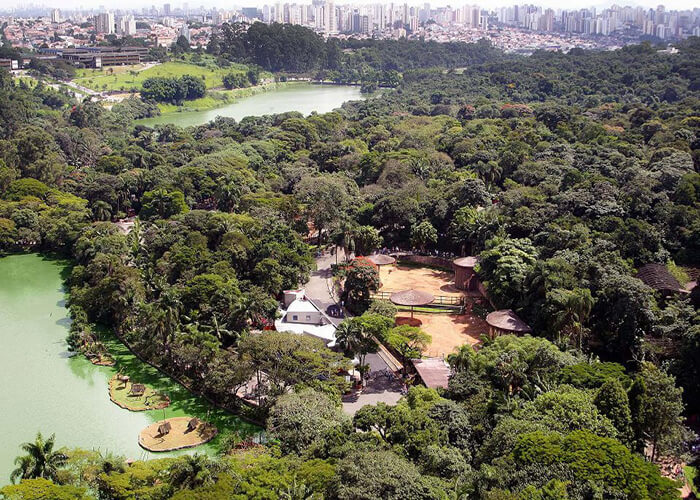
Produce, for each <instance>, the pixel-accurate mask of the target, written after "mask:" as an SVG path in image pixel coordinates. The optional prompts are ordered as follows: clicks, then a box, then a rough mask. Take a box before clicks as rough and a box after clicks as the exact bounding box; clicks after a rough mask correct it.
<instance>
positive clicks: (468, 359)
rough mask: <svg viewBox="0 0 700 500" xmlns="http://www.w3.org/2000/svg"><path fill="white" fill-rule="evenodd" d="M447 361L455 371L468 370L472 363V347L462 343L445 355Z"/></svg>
mask: <svg viewBox="0 0 700 500" xmlns="http://www.w3.org/2000/svg"><path fill="white" fill-rule="evenodd" d="M447 362H448V363H449V364H450V367H451V368H452V370H454V371H455V372H458V373H459V372H468V371H469V370H470V369H471V367H472V365H473V364H474V349H473V348H472V346H471V345H469V344H464V345H463V346H461V347H460V348H459V349H457V350H456V351H455V352H453V353H452V354H449V355H448V356H447Z"/></svg>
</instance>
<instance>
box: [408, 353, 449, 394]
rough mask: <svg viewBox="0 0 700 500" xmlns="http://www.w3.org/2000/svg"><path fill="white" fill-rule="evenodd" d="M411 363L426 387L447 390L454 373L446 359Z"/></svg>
mask: <svg viewBox="0 0 700 500" xmlns="http://www.w3.org/2000/svg"><path fill="white" fill-rule="evenodd" d="M411 362H412V363H413V366H414V367H415V369H416V371H417V372H418V375H420V378H421V380H422V381H423V384H425V386H426V387H428V388H431V389H437V388H438V387H442V388H443V389H446V388H447V383H448V382H449V380H450V375H451V374H452V371H451V370H450V367H449V365H448V364H447V363H446V362H445V360H444V359H442V358H423V359H412V360H411Z"/></svg>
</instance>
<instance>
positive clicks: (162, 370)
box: [110, 327, 264, 427]
mask: <svg viewBox="0 0 700 500" xmlns="http://www.w3.org/2000/svg"><path fill="white" fill-rule="evenodd" d="M110 328H111V329H112V332H114V335H115V336H116V337H117V340H119V342H121V343H122V344H123V345H124V347H126V348H127V349H128V350H129V352H130V353H131V354H133V355H134V356H135V357H136V358H137V359H138V360H140V361H141V362H142V363H146V364H147V365H149V366H150V367H152V368H154V369H156V370H158V372H159V373H162V374H163V375H165V376H166V377H168V378H169V379H170V380H173V381H175V382H176V383H178V384H179V385H181V386H182V387H184V388H185V389H186V390H187V391H189V392H190V393H192V394H193V395H195V396H197V397H199V398H202V399H204V400H205V401H207V402H208V403H209V404H211V405H212V406H214V407H215V408H219V409H220V410H223V411H225V412H226V413H229V414H230V415H233V416H235V417H238V418H240V419H241V420H245V421H246V422H248V423H250V424H254V425H257V426H260V427H263V425H264V424H263V423H262V422H260V421H259V420H255V419H254V418H252V417H250V416H249V415H244V414H242V413H241V412H236V411H234V410H233V409H231V408H229V407H227V406H225V405H223V404H221V403H219V402H218V401H215V400H214V399H213V398H211V397H210V396H208V395H207V394H204V393H202V392H200V391H197V390H196V389H194V388H192V387H191V386H190V385H189V384H188V383H187V382H185V381H184V380H182V379H181V378H180V377H178V376H177V375H173V374H172V373H170V372H168V371H167V370H166V369H165V368H163V367H161V366H158V365H157V364H155V363H153V362H152V361H150V360H149V359H147V358H145V357H144V356H142V355H141V353H139V352H138V351H137V350H135V349H134V348H133V347H132V346H131V344H129V342H127V341H126V339H125V338H124V336H123V335H121V334H120V332H118V331H117V328H114V327H110ZM236 399H238V400H239V401H240V402H241V404H242V405H245V402H244V401H243V400H242V399H240V398H238V396H236ZM242 407H243V406H241V408H242Z"/></svg>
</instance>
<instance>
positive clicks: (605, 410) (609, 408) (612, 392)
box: [593, 379, 632, 443]
mask: <svg viewBox="0 0 700 500" xmlns="http://www.w3.org/2000/svg"><path fill="white" fill-rule="evenodd" d="M593 403H594V404H595V405H596V407H597V408H598V410H599V411H600V413H601V414H603V415H605V416H606V417H608V419H610V421H611V422H612V424H613V425H614V426H615V428H616V429H617V432H618V439H620V441H622V442H623V443H629V441H630V438H631V434H630V433H631V430H632V414H631V411H630V402H629V397H628V396H627V391H626V390H625V388H624V387H622V384H621V383H620V381H619V380H617V379H611V380H608V381H607V382H605V383H604V384H603V385H602V386H601V387H600V389H598V392H597V393H596V395H595V398H594V399H593Z"/></svg>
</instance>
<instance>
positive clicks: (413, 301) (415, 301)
mask: <svg viewBox="0 0 700 500" xmlns="http://www.w3.org/2000/svg"><path fill="white" fill-rule="evenodd" d="M389 300H391V302H393V303H394V304H396V305H397V306H425V305H428V304H430V303H431V302H432V301H434V300H435V296H434V295H433V294H432V293H428V292H423V291H421V290H413V289H411V290H403V291H401V292H394V293H392V294H391V297H390V299H389Z"/></svg>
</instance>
